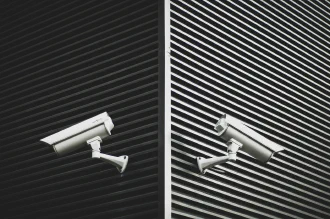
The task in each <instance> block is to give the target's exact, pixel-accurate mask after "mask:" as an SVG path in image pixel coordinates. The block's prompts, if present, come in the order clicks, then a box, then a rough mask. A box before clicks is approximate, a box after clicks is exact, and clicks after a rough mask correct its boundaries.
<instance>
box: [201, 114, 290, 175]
mask: <svg viewBox="0 0 330 219" xmlns="http://www.w3.org/2000/svg"><path fill="white" fill-rule="evenodd" d="M214 129H215V130H216V131H217V132H218V135H219V136H220V138H222V139H223V140H225V141H226V142H227V145H228V148H227V152H228V155H227V156H223V157H215V158H209V159H204V158H202V157H197V165H198V168H199V170H200V172H201V173H205V172H206V169H208V168H211V167H213V166H215V165H218V164H222V163H226V162H227V161H236V153H237V151H238V150H239V149H241V150H242V151H244V152H246V153H248V154H249V155H251V156H252V157H254V158H256V159H257V160H259V161H261V162H263V163H267V162H268V161H269V160H270V159H271V158H272V157H273V155H274V154H275V153H278V152H280V151H283V150H284V148H283V147H282V146H280V145H278V144H276V143H275V142H272V141H270V140H269V139H267V138H265V137H264V136H262V135H260V134H259V133H257V132H255V131H254V130H252V129H250V128H249V127H247V126H245V125H244V124H243V123H242V122H241V121H240V120H238V119H236V118H234V117H232V116H229V115H226V114H224V115H223V116H222V117H221V118H220V119H219V121H218V122H217V123H216V124H215V127H214Z"/></svg>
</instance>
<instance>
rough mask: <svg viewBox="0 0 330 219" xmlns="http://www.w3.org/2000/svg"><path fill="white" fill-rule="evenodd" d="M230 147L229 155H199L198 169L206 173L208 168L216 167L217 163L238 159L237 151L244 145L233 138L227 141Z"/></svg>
mask: <svg viewBox="0 0 330 219" xmlns="http://www.w3.org/2000/svg"><path fill="white" fill-rule="evenodd" d="M227 145H228V148H227V152H228V155H226V156H221V157H213V158H208V159H205V158H203V157H197V165H198V169H199V171H200V172H201V173H203V174H205V173H206V169H208V168H211V167H214V166H215V165H219V164H223V163H226V162H228V161H236V154H237V151H238V150H239V149H240V148H241V147H242V146H243V144H241V143H240V142H238V141H236V140H235V139H233V138H231V139H230V140H229V141H228V142H227Z"/></svg>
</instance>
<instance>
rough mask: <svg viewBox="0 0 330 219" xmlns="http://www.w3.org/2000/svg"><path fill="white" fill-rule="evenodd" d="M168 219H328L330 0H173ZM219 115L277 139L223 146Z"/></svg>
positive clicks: (329, 174)
mask: <svg viewBox="0 0 330 219" xmlns="http://www.w3.org/2000/svg"><path fill="white" fill-rule="evenodd" d="M170 8H171V15H170V17H171V24H170V27H171V51H170V54H171V98H172V99H171V101H172V103H171V118H172V121H171V125H172V130H171V131H172V132H171V134H172V143H171V144H172V146H171V147H172V217H173V218H330V121H329V114H330V86H329V84H330V73H329V72H330V61H329V60H330V55H329V51H330V47H329V42H330V34H329V33H330V25H329V24H330V22H329V21H330V3H329V2H328V1H323V0H318V1H311V0H310V1H229V0H228V1H227V0H226V1H211V0H210V1H181V0H172V1H171V6H170ZM224 113H228V114H230V115H232V116H234V117H236V118H238V119H240V120H242V121H243V122H244V124H245V125H247V126H248V127H250V128H252V129H253V130H255V131H256V132H258V133H260V134H262V135H263V136H265V137H266V138H268V139H270V140H271V141H274V142H275V143H277V144H279V145H281V146H283V147H284V148H285V150H284V151H282V152H280V153H279V154H276V155H275V156H274V157H273V158H272V159H271V160H270V162H269V163H268V164H267V165H265V164H263V163H261V162H259V161H257V160H255V159H254V158H252V157H250V156H249V155H248V154H246V153H244V152H242V151H239V152H238V155H237V161H236V162H235V163H226V164H223V165H219V166H216V167H214V168H212V169H210V170H208V171H207V173H206V174H205V175H200V174H199V171H198V168H197V165H196V157H198V156H202V157H205V158H208V157H214V156H222V155H225V154H226V145H225V142H224V141H222V140H221V139H220V138H219V137H218V136H217V133H216V131H215V130H214V129H213V127H214V124H215V123H216V122H217V120H218V119H219V118H220V116H221V115H222V114H224Z"/></svg>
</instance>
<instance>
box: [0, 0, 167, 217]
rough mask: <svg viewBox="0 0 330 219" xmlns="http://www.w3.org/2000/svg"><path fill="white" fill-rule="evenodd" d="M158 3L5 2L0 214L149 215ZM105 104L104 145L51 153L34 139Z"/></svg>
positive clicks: (153, 186) (154, 161) (154, 160)
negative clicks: (100, 156) (112, 159)
mask: <svg viewBox="0 0 330 219" xmlns="http://www.w3.org/2000/svg"><path fill="white" fill-rule="evenodd" d="M158 10H159V8H158V2H157V1H142V0H141V1H132V0H128V1H127V0H126V1H80V0H78V1H50V0H45V1H19V0H16V1H2V4H1V24H0V25H1V36H0V37H1V41H0V53H1V57H0V59H1V61H0V65H1V72H0V93H1V96H0V101H1V106H0V107H1V108H0V129H1V131H0V141H1V145H0V156H1V159H0V163H1V164H0V178H1V181H0V207H1V209H2V211H1V218H137V217H140V218H156V217H157V214H158V212H159V205H158V199H159V192H158V191H159V190H161V188H159V184H158V180H159V177H158V176H159V171H158V168H159V162H158V156H159V153H158V147H159V143H158V128H159V124H158V117H159V114H158V101H159V92H158V89H159V86H158V79H159V72H160V71H159V59H158V57H159V56H158V54H159V40H158V37H159V34H158V31H159V25H158V22H159V13H158ZM104 111H107V112H108V113H109V115H110V116H111V117H112V119H113V122H114V124H115V128H114V129H113V131H112V136H111V137H109V138H108V139H106V140H105V141H103V143H102V152H103V153H107V154H111V155H115V156H119V155H128V156H129V163H128V167H127V170H126V171H125V172H124V173H123V174H119V173H118V171H117V170H116V169H115V167H113V166H111V165H110V164H107V163H105V162H102V161H100V160H95V159H91V150H90V149H88V148H87V146H86V147H85V148H83V149H81V150H79V151H77V152H76V153H72V154H70V155H67V156H64V157H57V156H56V154H55V152H54V151H53V149H52V148H49V147H46V146H45V145H43V144H41V142H40V141H39V140H40V139H41V138H44V137H46V136H48V135H51V134H53V133H55V132H57V131H59V130H62V129H63V128H66V127H69V126H71V125H73V124H75V123H78V122H80V121H83V120H85V119H88V118H90V117H92V116H95V115H97V114H99V113H102V112H104Z"/></svg>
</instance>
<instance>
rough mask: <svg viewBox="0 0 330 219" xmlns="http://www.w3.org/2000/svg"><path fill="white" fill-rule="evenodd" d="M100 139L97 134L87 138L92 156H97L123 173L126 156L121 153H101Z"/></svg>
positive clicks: (126, 160)
mask: <svg viewBox="0 0 330 219" xmlns="http://www.w3.org/2000/svg"><path fill="white" fill-rule="evenodd" d="M101 142H102V139H101V138H100V137H99V136H96V137H94V138H91V139H89V140H87V144H88V145H90V146H91V148H92V158H98V159H100V160H103V161H105V162H108V163H110V164H112V165H114V166H115V167H116V168H117V170H118V171H119V172H120V173H123V172H124V171H125V169H126V167H127V163H128V156H127V155H123V156H120V157H115V156H111V155H108V154H103V153H101Z"/></svg>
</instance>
